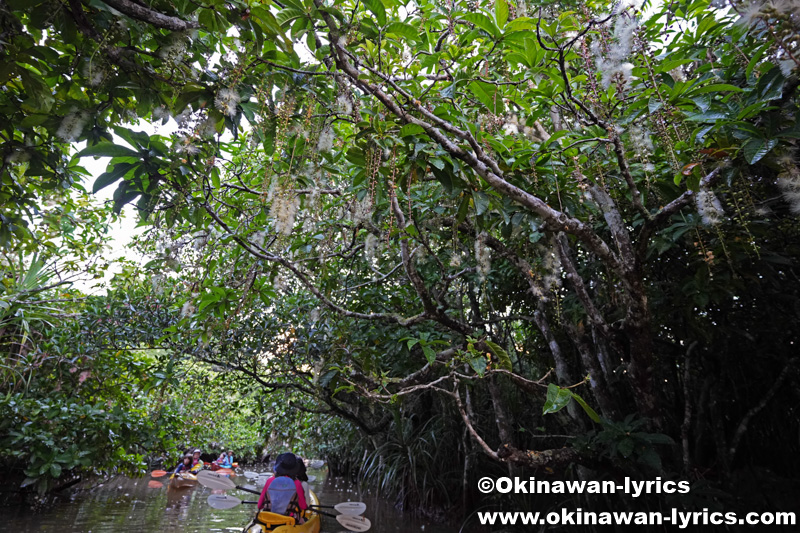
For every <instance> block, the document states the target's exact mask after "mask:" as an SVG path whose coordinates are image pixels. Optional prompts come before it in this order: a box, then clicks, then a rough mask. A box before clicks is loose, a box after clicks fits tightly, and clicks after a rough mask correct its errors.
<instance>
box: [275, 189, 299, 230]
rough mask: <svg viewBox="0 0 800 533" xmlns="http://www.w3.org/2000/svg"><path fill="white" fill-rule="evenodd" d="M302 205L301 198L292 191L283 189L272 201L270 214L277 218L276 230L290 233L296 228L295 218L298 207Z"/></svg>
mask: <svg viewBox="0 0 800 533" xmlns="http://www.w3.org/2000/svg"><path fill="white" fill-rule="evenodd" d="M299 206H300V198H298V197H297V195H296V194H294V192H292V191H281V192H280V193H279V194H278V195H277V196H276V197H275V199H274V200H273V201H272V207H271V208H270V212H269V214H270V216H271V217H272V218H273V219H275V232H276V233H280V234H283V235H290V234H291V233H292V229H293V228H294V219H295V217H296V216H297V208H298V207H299Z"/></svg>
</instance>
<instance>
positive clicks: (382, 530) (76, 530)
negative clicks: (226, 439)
mask: <svg viewBox="0 0 800 533" xmlns="http://www.w3.org/2000/svg"><path fill="white" fill-rule="evenodd" d="M325 474H326V470H325V469H324V468H323V469H322V470H310V471H309V475H315V476H317V480H316V481H315V482H314V483H311V490H313V491H314V492H316V493H317V495H318V496H319V498H320V501H321V502H322V503H323V504H325V505H334V504H336V503H340V502H343V501H363V502H364V503H366V504H367V511H366V513H365V516H367V517H368V518H369V519H370V521H371V522H372V529H371V531H373V532H375V533H411V532H414V533H418V532H423V533H452V532H453V531H455V529H453V528H443V527H441V526H437V525H432V524H430V523H429V522H427V521H424V520H418V519H413V518H411V517H409V516H408V515H407V514H405V513H403V512H401V511H399V510H397V509H395V508H394V507H393V506H392V504H391V503H390V502H388V501H386V500H383V499H381V498H376V497H374V496H373V495H370V494H368V493H362V492H360V491H359V490H358V488H357V487H355V486H353V485H352V484H350V483H348V482H346V481H344V480H341V479H330V480H328V479H325ZM233 480H234V481H235V482H236V484H237V485H245V484H246V483H248V481H247V480H246V479H245V478H244V477H235V478H233ZM150 481H151V480H150V479H147V478H140V479H130V478H124V477H117V478H114V479H112V480H110V481H109V482H106V483H104V484H103V485H102V486H97V487H95V488H93V489H92V490H79V491H75V492H73V493H71V494H70V495H67V496H65V497H62V498H60V499H58V500H57V501H56V502H54V503H53V504H52V505H49V506H48V507H46V508H45V509H44V510H43V511H38V512H35V513H34V512H32V511H31V510H30V509H28V508H5V509H3V515H4V518H3V519H2V520H0V531H8V532H12V531H13V532H18V533H34V532H37V533H38V532H53V533H55V532H58V533H120V532H121V531H132V532H137V533H156V532H158V533H161V532H165V533H194V532H203V533H207V532H212V533H213V532H226V533H231V532H240V531H241V530H242V528H243V527H244V526H245V525H246V524H247V523H248V522H249V521H250V519H251V518H252V517H253V514H254V513H255V506H254V505H240V506H238V507H234V508H233V509H225V510H216V509H212V508H211V507H209V506H208V505H207V503H206V500H207V499H208V497H209V496H210V495H211V494H213V493H218V492H219V491H212V490H210V489H208V488H205V487H203V486H199V485H198V486H195V487H190V488H184V489H174V488H172V487H169V482H168V480H164V483H163V486H161V487H155V484H152V485H153V487H151V486H150V485H151V484H150ZM154 487H155V488H154ZM230 494H231V495H234V496H236V497H237V498H242V499H244V500H254V499H255V495H252V494H248V493H243V492H241V491H238V490H233V491H230ZM322 531H323V532H331V533H339V532H340V531H342V527H341V526H340V525H339V524H338V522H336V520H335V519H333V518H329V517H323V520H322Z"/></svg>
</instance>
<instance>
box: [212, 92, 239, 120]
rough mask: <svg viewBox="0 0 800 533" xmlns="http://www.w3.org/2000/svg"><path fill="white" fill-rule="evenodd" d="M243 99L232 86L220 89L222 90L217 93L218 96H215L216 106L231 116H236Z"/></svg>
mask: <svg viewBox="0 0 800 533" xmlns="http://www.w3.org/2000/svg"><path fill="white" fill-rule="evenodd" d="M241 101H242V97H241V96H239V93H237V92H236V91H235V90H234V89H232V88H230V87H225V88H223V89H220V91H219V92H218V93H217V97H216V98H214V106H215V107H216V108H217V109H219V110H220V111H222V113H224V114H225V115H228V116H229V117H235V116H236V112H237V106H238V105H239V102H241Z"/></svg>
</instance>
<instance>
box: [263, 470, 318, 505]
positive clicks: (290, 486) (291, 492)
mask: <svg viewBox="0 0 800 533" xmlns="http://www.w3.org/2000/svg"><path fill="white" fill-rule="evenodd" d="M295 498H296V499H297V506H298V507H299V508H300V510H301V511H305V510H306V508H307V507H308V505H307V504H306V497H305V494H303V485H302V484H301V483H300V481H299V480H296V479H292V478H290V477H288V476H278V477H271V478H269V479H268V480H267V482H266V483H265V484H264V490H262V491H261V497H260V498H259V499H258V508H259V509H261V507H262V506H263V505H264V501H265V500H266V499H269V505H270V508H269V510H270V512H273V513H277V514H282V515H289V514H290V513H291V511H292V509H291V508H290V504H291V503H292V501H293V500H294V499H295Z"/></svg>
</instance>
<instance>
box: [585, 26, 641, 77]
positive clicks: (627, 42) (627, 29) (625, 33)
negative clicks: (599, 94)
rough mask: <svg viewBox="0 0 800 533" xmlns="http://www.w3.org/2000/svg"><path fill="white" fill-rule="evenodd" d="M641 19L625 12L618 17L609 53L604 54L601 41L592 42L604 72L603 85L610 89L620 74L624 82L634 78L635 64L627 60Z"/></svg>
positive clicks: (599, 68) (600, 69)
mask: <svg viewBox="0 0 800 533" xmlns="http://www.w3.org/2000/svg"><path fill="white" fill-rule="evenodd" d="M638 27H639V21H638V20H637V19H636V18H635V17H631V16H628V15H625V14H622V15H619V16H618V17H617V22H616V24H615V25H614V42H613V43H612V44H611V46H610V47H609V49H608V53H607V54H606V55H605V57H604V56H603V54H602V52H601V47H600V43H599V42H598V41H597V40H595V41H594V42H593V43H592V47H591V48H592V52H593V53H594V56H595V61H596V63H597V70H598V71H600V73H601V74H602V77H601V81H600V83H601V85H602V86H603V88H605V89H608V87H609V86H610V85H611V82H612V81H613V79H614V77H615V76H617V75H619V76H620V78H622V81H623V82H624V83H628V82H629V81H630V80H632V79H633V76H632V72H633V64H631V63H630V62H628V61H627V59H628V57H629V56H630V54H631V50H632V49H633V40H634V36H635V35H636V29H637V28H638Z"/></svg>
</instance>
